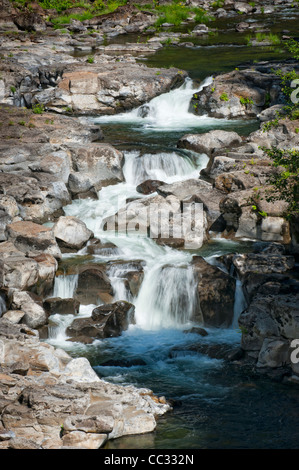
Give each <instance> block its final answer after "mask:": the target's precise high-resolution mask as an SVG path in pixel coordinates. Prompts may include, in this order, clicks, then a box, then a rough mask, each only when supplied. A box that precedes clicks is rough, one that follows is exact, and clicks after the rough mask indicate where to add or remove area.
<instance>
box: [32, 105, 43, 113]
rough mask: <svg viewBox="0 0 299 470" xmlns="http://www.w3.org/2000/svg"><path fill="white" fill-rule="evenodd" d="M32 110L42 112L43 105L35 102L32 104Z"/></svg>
mask: <svg viewBox="0 0 299 470" xmlns="http://www.w3.org/2000/svg"><path fill="white" fill-rule="evenodd" d="M32 111H33V112H34V114H43V113H44V111H45V107H44V105H43V104H42V103H37V104H35V105H33V106H32Z"/></svg>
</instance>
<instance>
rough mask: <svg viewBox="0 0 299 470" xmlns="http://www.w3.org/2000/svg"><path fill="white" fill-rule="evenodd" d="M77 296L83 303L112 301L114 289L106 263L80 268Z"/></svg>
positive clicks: (94, 303)
mask: <svg viewBox="0 0 299 470" xmlns="http://www.w3.org/2000/svg"><path fill="white" fill-rule="evenodd" d="M75 298H76V299H77V300H79V302H80V304H83V305H90V304H93V305H97V304H99V303H103V302H104V303H110V302H112V300H113V289H112V286H111V282H110V280H109V278H108V276H107V273H106V268H105V266H104V265H102V266H101V265H96V264H94V265H86V266H84V265H83V266H82V267H81V268H80V270H79V276H78V285H77V288H76V290H75Z"/></svg>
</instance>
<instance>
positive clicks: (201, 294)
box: [192, 256, 236, 328]
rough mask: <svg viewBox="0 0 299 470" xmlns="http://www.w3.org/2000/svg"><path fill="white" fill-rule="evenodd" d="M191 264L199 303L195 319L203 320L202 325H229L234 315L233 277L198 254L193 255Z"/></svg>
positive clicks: (219, 326) (234, 286) (234, 282)
mask: <svg viewBox="0 0 299 470" xmlns="http://www.w3.org/2000/svg"><path fill="white" fill-rule="evenodd" d="M192 266H193V269H194V271H195V273H196V275H197V278H198V284H197V293H198V298H199V304H200V308H199V310H198V312H197V316H196V318H195V320H197V321H199V322H200V321H203V324H204V326H212V327H217V328H222V327H228V326H230V325H231V324H232V321H233V316H234V304H235V289H236V281H235V279H234V278H233V277H231V276H229V275H228V274H226V273H225V272H223V271H221V270H220V269H219V268H218V267H216V266H212V265H210V264H209V263H207V262H206V261H205V260H204V259H203V258H201V257H200V256H194V257H193V260H192Z"/></svg>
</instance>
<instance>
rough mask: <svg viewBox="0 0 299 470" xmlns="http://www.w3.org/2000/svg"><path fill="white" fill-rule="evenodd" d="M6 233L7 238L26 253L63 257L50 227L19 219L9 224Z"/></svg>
mask: <svg viewBox="0 0 299 470" xmlns="http://www.w3.org/2000/svg"><path fill="white" fill-rule="evenodd" d="M6 233H7V239H8V240H11V241H12V242H13V244H14V245H15V247H16V248H17V249H18V250H19V251H22V252H23V253H25V254H26V255H30V256H38V255H40V254H44V253H45V254H49V255H52V256H54V257H55V258H58V259H59V258H61V252H60V249H59V247H58V245H57V243H56V241H55V238H54V235H53V231H52V230H51V229H50V228H49V227H45V226H42V225H39V224H35V223H33V222H29V221H19V222H14V223H12V224H10V225H8V226H7V228H6Z"/></svg>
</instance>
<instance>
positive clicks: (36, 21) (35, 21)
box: [13, 11, 46, 31]
mask: <svg viewBox="0 0 299 470" xmlns="http://www.w3.org/2000/svg"><path fill="white" fill-rule="evenodd" d="M13 21H14V23H15V25H16V26H17V27H18V28H19V29H20V30H21V31H45V30H46V25H45V22H44V20H43V19H42V18H41V16H40V15H38V14H37V13H35V12H29V11H27V12H25V13H24V12H22V13H19V14H18V15H16V16H14V20H13Z"/></svg>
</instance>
